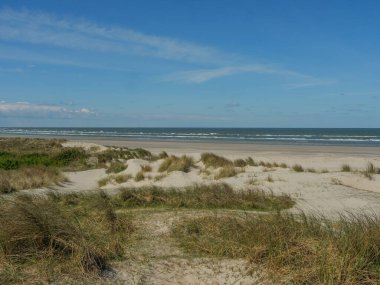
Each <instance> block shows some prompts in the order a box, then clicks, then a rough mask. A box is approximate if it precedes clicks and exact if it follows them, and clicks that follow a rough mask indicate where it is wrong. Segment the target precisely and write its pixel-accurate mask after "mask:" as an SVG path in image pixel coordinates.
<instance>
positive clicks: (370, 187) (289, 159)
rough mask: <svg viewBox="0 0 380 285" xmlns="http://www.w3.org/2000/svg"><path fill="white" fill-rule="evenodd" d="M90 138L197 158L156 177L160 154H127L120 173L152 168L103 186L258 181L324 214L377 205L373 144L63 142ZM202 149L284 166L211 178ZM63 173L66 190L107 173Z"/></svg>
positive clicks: (238, 185) (378, 157) (379, 191)
mask: <svg viewBox="0 0 380 285" xmlns="http://www.w3.org/2000/svg"><path fill="white" fill-rule="evenodd" d="M91 144H96V145H102V146H113V147H128V148H138V147H141V148H144V149H147V150H149V151H151V152H152V153H155V154H158V153H159V152H161V151H166V152H167V153H168V154H170V155H176V156H181V155H188V156H191V157H192V158H193V159H194V161H195V162H196V168H192V169H191V171H189V172H188V173H184V172H180V171H174V172H171V173H169V174H168V175H166V176H165V177H163V178H161V179H159V180H158V179H154V178H155V177H156V176H157V177H158V176H160V173H159V172H158V167H159V165H160V163H161V162H162V160H158V161H155V162H149V161H145V160H142V159H130V160H128V161H127V162H126V164H127V165H128V167H127V169H126V170H124V171H123V172H121V174H126V175H130V176H132V177H134V176H135V175H136V174H137V173H138V172H139V171H140V169H141V166H143V165H149V166H151V168H152V171H151V172H150V173H148V174H147V175H146V177H145V178H144V179H143V180H142V181H138V182H136V181H135V180H133V179H130V180H128V181H127V182H125V183H121V184H118V183H112V181H111V182H110V183H109V184H107V185H105V186H103V187H102V188H104V189H108V190H112V189H117V188H119V187H126V186H132V187H136V186H137V187H141V186H149V185H155V186H161V187H187V186H191V185H194V184H204V183H206V184H207V183H216V182H218V183H220V182H223V183H227V184H229V185H231V186H232V187H233V188H235V189H237V190H242V191H244V190H245V189H250V188H252V187H260V188H261V189H265V190H266V191H272V192H273V193H275V194H281V193H285V194H289V195H290V196H291V197H293V198H294V199H296V201H297V204H296V207H295V209H297V210H301V211H305V212H308V213H315V214H321V215H326V216H329V217H334V216H338V215H341V214H344V213H349V212H354V213H362V212H366V213H372V212H378V211H380V175H378V174H374V175H373V176H372V177H371V178H370V179H369V178H367V177H365V176H364V175H363V174H362V171H363V170H364V169H365V168H366V167H367V164H368V163H372V164H373V165H375V166H377V167H378V166H380V148H378V147H347V146H342V147H337V146H304V145H302V146H301V145H300V146H296V145H257V144H223V143H197V142H191V143H183V142H156V141H154V142H147V141H125V140H105V139H96V138H95V139H88V138H86V139H82V140H72V141H69V142H68V143H67V146H82V147H83V146H88V145H91ZM204 152H212V153H215V154H217V155H220V156H223V157H226V158H228V159H230V160H236V159H239V158H241V159H246V158H247V157H252V158H253V159H254V160H255V161H261V162H265V163H268V162H269V163H271V164H275V163H277V164H281V163H285V164H286V165H287V166H288V168H281V167H266V166H246V167H244V168H242V169H240V170H239V171H238V174H237V175H235V176H233V177H226V178H222V179H218V180H215V179H214V178H213V173H211V174H209V175H205V174H204V173H202V171H201V170H202V169H203V168H204V165H203V164H202V162H199V160H200V156H201V154H202V153H204ZM295 164H299V165H301V166H302V167H303V168H304V171H303V172H296V171H294V170H292V169H291V167H292V166H293V165H295ZM344 164H347V165H349V166H350V167H351V168H352V171H350V172H343V171H341V168H342V165H344ZM216 171H217V170H215V172H216ZM214 174H215V173H214ZM67 176H68V177H69V179H70V180H71V181H72V183H71V184H70V186H69V187H68V188H65V190H64V191H69V190H70V189H71V188H72V189H73V190H74V189H75V191H81V190H90V189H94V188H97V181H99V179H102V178H106V177H107V176H109V175H107V174H105V172H104V171H103V170H89V171H86V172H83V173H78V172H75V173H67Z"/></svg>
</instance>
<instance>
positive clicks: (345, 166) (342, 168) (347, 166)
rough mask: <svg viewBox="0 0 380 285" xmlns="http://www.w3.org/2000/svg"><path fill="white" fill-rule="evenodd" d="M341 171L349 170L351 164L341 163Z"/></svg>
mask: <svg viewBox="0 0 380 285" xmlns="http://www.w3.org/2000/svg"><path fill="white" fill-rule="evenodd" d="M340 170H341V171H342V172H351V170H352V169H351V166H350V165H349V164H343V165H342V167H341V169H340Z"/></svg>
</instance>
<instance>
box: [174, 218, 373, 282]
mask: <svg viewBox="0 0 380 285" xmlns="http://www.w3.org/2000/svg"><path fill="white" fill-rule="evenodd" d="M379 232H380V220H379V218H378V217H375V216H348V217H347V216H346V217H341V218H340V219H339V220H337V221H329V220H327V219H325V218H323V217H307V216H305V215H301V216H296V215H291V214H286V213H277V214H269V215H256V216H248V217H244V218H239V217H231V216H225V215H223V216H209V217H202V218H195V219H187V220H184V221H183V222H181V223H179V224H178V225H177V226H176V227H175V228H174V230H173V235H174V236H175V237H176V238H177V240H178V243H179V244H180V245H181V246H182V247H183V248H184V249H185V250H187V251H189V252H191V253H194V252H195V253H198V254H205V255H212V256H219V257H229V258H247V259H248V260H249V261H251V262H253V263H255V264H261V265H263V266H264V268H265V270H266V271H268V272H269V273H272V274H271V275H272V276H273V279H274V282H275V283H277V284H278V283H281V282H280V280H286V284H338V285H339V284H341V285H343V284H344V285H347V284H352V285H354V284H379V283H380V273H379V268H380V238H379V234H378V233H379Z"/></svg>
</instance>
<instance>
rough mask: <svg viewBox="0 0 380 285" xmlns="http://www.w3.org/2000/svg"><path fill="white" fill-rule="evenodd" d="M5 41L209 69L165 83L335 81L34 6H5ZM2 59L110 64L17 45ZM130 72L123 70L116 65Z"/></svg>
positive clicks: (3, 49)
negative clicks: (245, 76) (236, 78)
mask: <svg viewBox="0 0 380 285" xmlns="http://www.w3.org/2000/svg"><path fill="white" fill-rule="evenodd" d="M0 41H3V42H5V43H7V44H10V45H12V44H13V43H26V44H30V45H42V46H48V47H57V48H64V49H73V50H85V51H94V52H101V53H107V54H112V55H121V56H123V55H130V56H137V57H153V58H160V59H166V60H176V61H181V62H183V63H196V64H201V65H202V66H209V68H205V69H198V70H188V71H179V72H176V73H173V74H169V75H166V76H163V77H161V79H162V80H163V81H177V82H184V83H196V84H200V83H204V82H207V81H210V80H213V79H217V78H222V77H227V76H232V75H237V74H242V73H256V74H272V75H277V76H283V77H290V78H291V79H294V80H292V81H294V82H295V83H291V84H289V85H288V86H287V87H288V88H301V87H309V86H316V85H325V84H331V83H332V81H326V80H323V79H318V78H314V77H312V76H309V75H304V74H301V73H297V72H294V71H292V70H287V69H282V68H278V67H276V66H273V65H265V64H254V63H253V64H246V63H243V62H249V60H247V59H244V57H243V56H239V55H236V54H233V53H227V52H223V51H220V50H218V49H216V48H213V47H209V46H204V45H200V44H196V43H192V42H188V41H182V40H179V39H173V38H168V37H163V36H156V35H150V34H146V33H142V32H139V31H135V30H132V29H128V28H125V27H119V26H111V25H101V24H97V23H94V22H92V21H88V20H82V19H75V18H70V17H58V16H55V15H51V14H48V13H44V12H36V11H30V10H13V9H2V10H0ZM0 58H3V59H9V60H23V61H28V62H41V63H46V64H55V65H67V66H74V67H85V68H105V69H115V67H107V66H104V64H100V65H97V64H96V63H94V62H91V63H86V62H81V61H80V60H77V59H73V58H69V57H68V58H64V57H62V56H59V57H57V56H55V57H54V56H51V55H50V56H49V55H45V54H39V53H36V52H32V51H30V50H25V49H23V48H20V47H18V48H16V47H15V46H11V48H9V46H6V45H4V44H3V45H0ZM116 69H117V70H120V71H125V69H122V68H120V69H119V68H116Z"/></svg>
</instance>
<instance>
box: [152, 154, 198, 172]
mask: <svg viewBox="0 0 380 285" xmlns="http://www.w3.org/2000/svg"><path fill="white" fill-rule="evenodd" d="M193 166H194V161H193V159H192V158H191V157H189V156H186V155H183V156H181V157H177V156H174V155H171V156H169V157H167V158H165V159H164V161H163V162H162V163H161V165H160V167H159V169H158V171H159V172H164V171H167V172H171V171H183V172H189V171H190V168H191V167H193Z"/></svg>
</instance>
